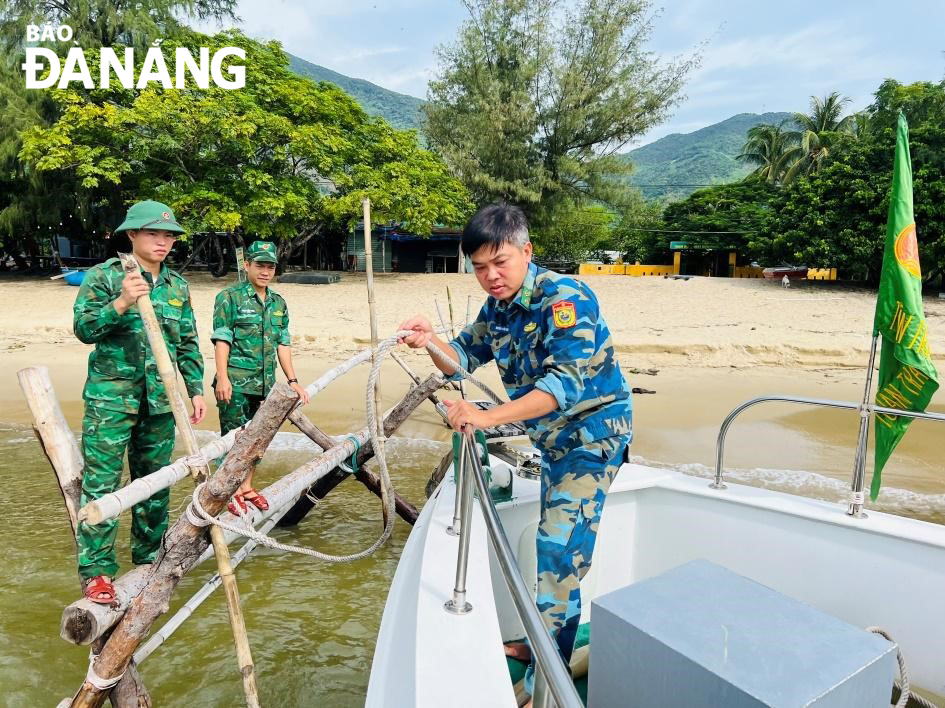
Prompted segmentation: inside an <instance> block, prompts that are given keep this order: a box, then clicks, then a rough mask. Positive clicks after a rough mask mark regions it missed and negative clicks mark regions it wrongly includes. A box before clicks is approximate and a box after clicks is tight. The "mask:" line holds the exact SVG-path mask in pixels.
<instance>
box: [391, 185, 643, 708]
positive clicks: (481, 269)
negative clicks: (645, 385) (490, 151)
mask: <svg viewBox="0 0 945 708" xmlns="http://www.w3.org/2000/svg"><path fill="white" fill-rule="evenodd" d="M462 247H463V252H464V253H465V254H466V255H468V256H469V257H470V258H471V260H472V263H473V266H474V268H475V272H476V277H477V278H478V280H479V283H480V285H482V287H483V289H484V290H485V291H486V292H487V293H489V296H490V297H488V298H487V300H486V303H485V305H484V306H483V308H482V310H481V311H480V313H479V316H478V317H477V318H476V321H475V322H473V323H472V324H470V325H469V326H467V327H466V328H465V329H464V330H463V331H462V332H461V333H460V335H459V336H458V337H456V339H454V340H453V341H451V342H450V343H449V345H447V344H445V343H444V342H442V341H440V340H439V339H438V338H437V337H436V335H434V334H433V329H432V327H431V325H430V322H429V321H428V320H427V319H426V318H424V317H415V318H413V319H410V320H408V321H407V322H404V323H403V324H402V325H401V326H400V329H402V330H404V329H412V330H415V331H416V334H414V335H411V336H409V337H407V338H405V340H404V341H405V342H406V343H407V344H408V345H410V346H412V347H423V346H426V343H427V342H428V341H431V340H432V341H433V342H434V343H435V344H437V346H439V347H440V348H441V349H444V350H445V351H446V353H447V354H449V355H450V356H451V358H452V359H453V360H454V361H455V362H456V363H457V364H459V365H460V366H462V367H463V368H464V369H466V370H467V371H470V372H471V371H474V370H475V369H476V368H478V367H479V366H482V365H483V364H486V363H488V362H489V361H490V360H493V359H494V360H495V362H496V364H497V366H498V367H499V372H500V374H501V376H502V382H503V384H504V385H505V389H506V392H507V393H508V395H509V399H510V402H509V403H506V404H503V405H500V406H497V407H495V408H493V409H491V410H488V411H480V410H478V409H477V408H476V407H475V406H472V405H471V404H469V403H466V402H465V401H455V402H451V401H447V402H446V403H447V405H448V406H449V407H450V410H449V420H450V423H451V425H452V426H453V428H455V429H456V430H459V429H461V427H462V426H463V425H464V424H466V423H469V424H472V425H474V426H475V427H477V428H489V427H492V426H495V425H500V424H503V423H510V422H518V421H522V422H524V424H525V426H526V428H527V430H528V434H529V437H531V439H532V442H533V443H534V445H535V447H536V448H538V450H539V451H540V452H541V455H542V475H541V492H542V500H541V516H540V521H539V526H538V538H537V555H538V594H537V598H536V601H537V604H538V609H539V610H540V611H541V614H542V617H543V619H544V621H545V625H546V626H547V627H548V630H549V632H550V633H551V635H552V636H553V637H554V638H555V640H556V641H557V644H558V648H559V651H560V652H561V655H562V657H563V658H564V660H565V663H567V662H568V661H570V658H571V653H572V651H573V648H574V639H575V635H576V633H577V628H578V622H579V620H580V617H581V589H580V581H581V579H582V578H583V577H584V576H585V575H586V574H587V571H588V570H589V569H590V566H591V556H592V554H593V552H594V543H595V541H596V538H597V527H598V524H599V522H600V516H601V511H602V509H603V506H604V499H605V497H606V494H607V490H608V489H609V487H610V483H611V482H612V481H613V478H614V476H615V474H616V473H617V470H618V468H619V467H620V465H621V464H622V463H623V462H624V460H625V459H626V454H627V451H628V446H629V444H630V439H631V437H632V410H631V400H630V389H629V387H628V386H627V382H626V380H625V379H624V377H623V374H622V373H621V371H620V367H619V365H618V362H617V359H616V357H615V355H614V348H613V343H612V341H611V337H610V331H609V330H608V328H607V325H606V323H605V322H604V319H603V317H602V316H601V314H600V307H599V306H598V303H597V298H596V297H595V295H594V293H593V292H591V289H590V288H589V287H587V285H585V284H584V283H582V282H580V281H578V280H575V279H574V278H570V277H567V276H564V275H559V274H558V273H554V272H552V271H549V270H546V269H544V268H539V267H537V266H536V265H535V264H533V263H532V262H531V254H532V246H531V243H529V241H528V229H527V224H526V221H525V217H524V215H523V214H522V212H521V210H520V209H518V208H517V207H511V206H508V205H500V204H493V205H490V206H487V207H484V208H482V209H480V210H479V212H477V213H476V215H475V216H473V218H472V219H471V220H470V222H469V223H468V224H467V225H466V228H465V230H464V232H463V240H462ZM433 361H434V363H435V364H436V365H437V367H438V368H440V370H441V371H443V372H444V373H448V374H452V373H453V372H454V369H453V367H451V366H448V365H446V364H445V363H443V362H441V361H440V360H439V359H437V358H434V359H433ZM532 681H533V667H530V670H529V672H528V675H527V677H526V688H527V690H528V691H529V692H531V690H532Z"/></svg>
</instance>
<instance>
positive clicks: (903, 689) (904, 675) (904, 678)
mask: <svg viewBox="0 0 945 708" xmlns="http://www.w3.org/2000/svg"><path fill="white" fill-rule="evenodd" d="M866 631H867V632H872V633H873V634H878V635H879V636H881V637H882V638H883V639H886V640H887V641H890V642H892V643H893V644H896V640H895V639H893V638H892V637H890V636H889V633H888V632H886V630H884V629H883V628H882V627H867V628H866ZM896 661H898V662H899V700H898V701H896V708H905V706H907V705H909V696H910V695H911V691H910V688H909V673H908V671H906V659H905V657H904V656H903V655H902V649H900V648H899V645H896ZM917 698H918V696H917Z"/></svg>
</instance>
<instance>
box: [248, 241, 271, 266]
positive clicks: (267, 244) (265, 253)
mask: <svg viewBox="0 0 945 708" xmlns="http://www.w3.org/2000/svg"><path fill="white" fill-rule="evenodd" d="M246 260H248V261H259V262H260V263H278V262H279V259H278V258H276V244H274V243H273V242H272V241H253V243H252V245H251V246H250V247H249V248H248V249H246Z"/></svg>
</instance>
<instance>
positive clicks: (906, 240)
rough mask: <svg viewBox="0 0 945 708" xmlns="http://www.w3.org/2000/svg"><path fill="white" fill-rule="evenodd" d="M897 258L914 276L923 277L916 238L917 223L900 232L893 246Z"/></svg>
mask: <svg viewBox="0 0 945 708" xmlns="http://www.w3.org/2000/svg"><path fill="white" fill-rule="evenodd" d="M893 253H894V254H895V256H896V260H897V261H898V262H899V265H901V266H902V267H903V268H905V269H906V270H907V271H908V272H909V273H910V274H911V275H912V276H913V277H915V278H921V277H922V269H921V268H920V267H919V244H918V243H917V242H916V238H915V224H909V225H908V226H907V227H906V228H904V229H903V230H902V231H900V232H899V235H898V236H896V241H895V244H894V246H893Z"/></svg>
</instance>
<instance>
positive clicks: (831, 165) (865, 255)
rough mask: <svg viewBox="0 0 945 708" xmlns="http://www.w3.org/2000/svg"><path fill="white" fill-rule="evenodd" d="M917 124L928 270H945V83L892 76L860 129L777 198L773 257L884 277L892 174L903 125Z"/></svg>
mask: <svg viewBox="0 0 945 708" xmlns="http://www.w3.org/2000/svg"><path fill="white" fill-rule="evenodd" d="M900 110H901V111H902V112H903V113H904V114H905V116H906V119H907V120H908V122H909V129H910V149H911V154H912V168H913V198H914V203H915V216H916V223H917V226H918V233H919V251H920V258H921V262H922V266H923V270H924V274H925V276H926V277H927V278H928V277H935V276H940V275H942V273H943V268H945V82H940V83H930V82H917V83H914V84H909V85H903V84H900V83H899V82H897V81H894V80H887V81H885V82H883V84H882V85H881V86H880V87H879V89H878V90H877V92H876V94H875V101H874V103H873V104H872V105H871V106H870V107H869V108H868V109H867V111H866V115H865V116H863V115H860V116H858V117H857V119H856V122H857V124H858V125H859V126H860V127H859V128H858V129H857V135H858V136H859V137H855V136H854V135H840V136H839V137H838V139H837V140H836V142H835V146H834V149H833V150H832V151H831V154H830V157H829V159H827V160H825V162H824V164H823V166H822V167H821V168H820V169H819V170H818V171H817V172H816V174H812V175H810V176H809V177H801V178H799V179H797V180H796V181H795V182H793V183H792V184H790V185H789V186H788V187H786V188H785V189H784V190H783V191H782V192H780V193H778V194H777V195H776V197H775V198H774V199H773V201H772V208H773V210H774V213H775V217H774V218H773V219H772V220H771V221H770V222H769V223H768V229H767V232H766V233H764V234H763V236H762V239H761V241H760V242H759V244H758V246H759V248H761V250H763V251H764V253H766V254H767V255H768V257H769V258H771V259H784V260H792V261H804V262H806V263H807V264H808V265H811V266H835V267H838V268H840V269H841V272H842V276H843V277H846V278H856V279H865V280H869V281H871V282H875V281H877V280H878V277H879V272H880V267H881V264H882V253H883V244H884V239H885V234H886V214H887V209H888V206H889V188H890V183H891V180H892V167H893V154H894V149H895V140H896V138H895V123H896V117H897V116H898V114H899V111H900Z"/></svg>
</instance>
